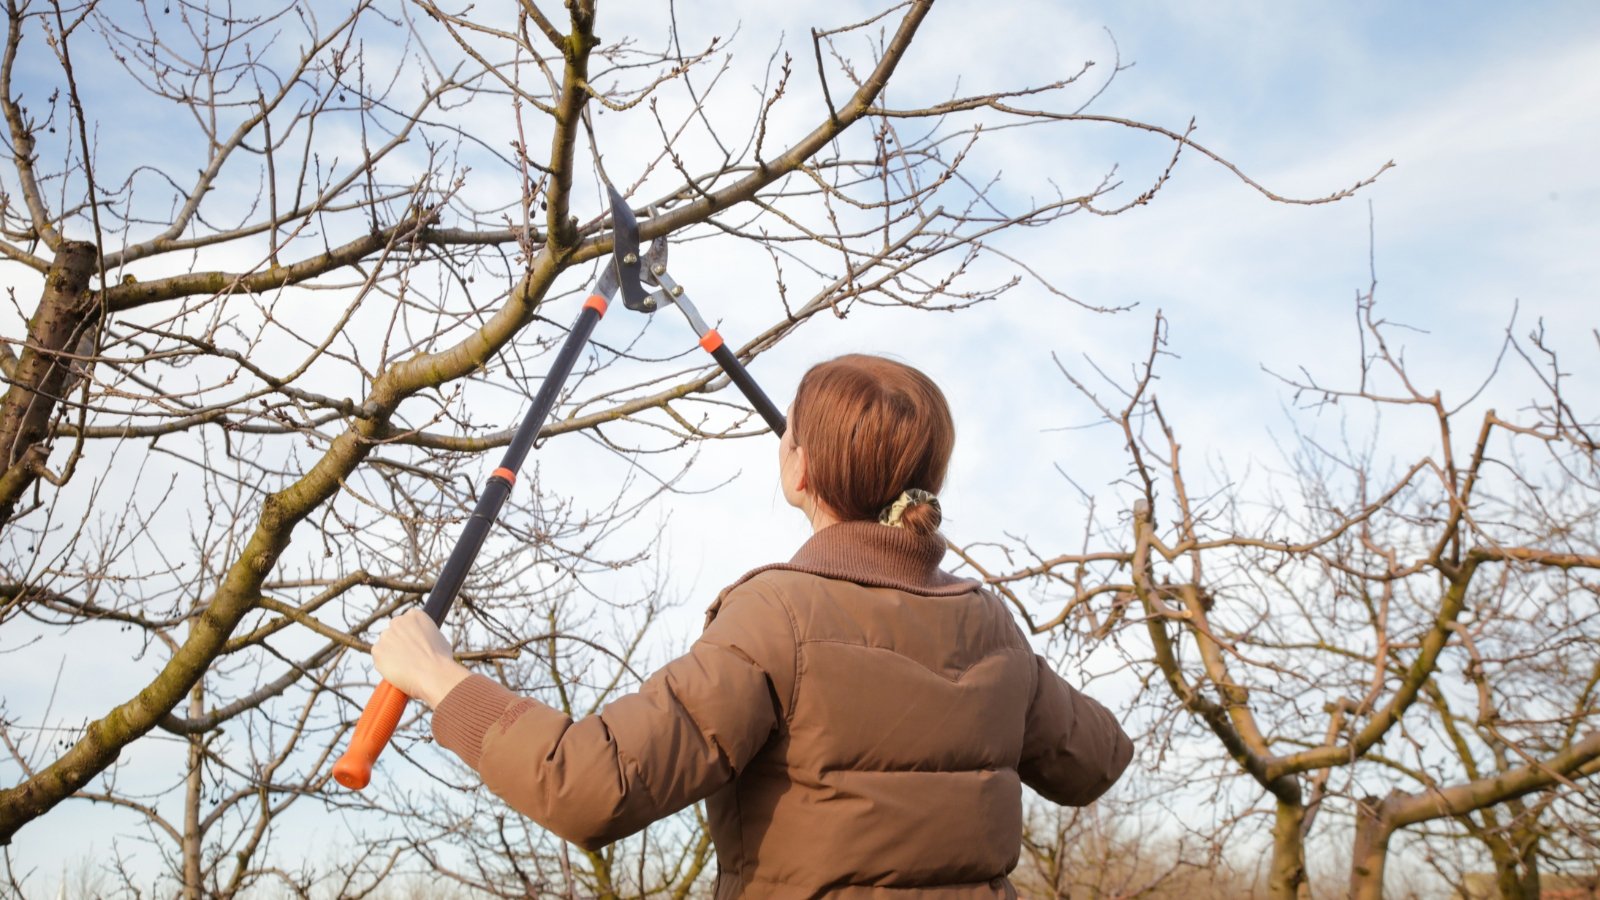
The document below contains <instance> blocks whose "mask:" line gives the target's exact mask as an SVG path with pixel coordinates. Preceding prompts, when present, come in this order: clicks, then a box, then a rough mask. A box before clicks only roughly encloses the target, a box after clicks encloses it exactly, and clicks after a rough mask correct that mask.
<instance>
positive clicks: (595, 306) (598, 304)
mask: <svg viewBox="0 0 1600 900" xmlns="http://www.w3.org/2000/svg"><path fill="white" fill-rule="evenodd" d="M583 305H584V307H585V308H587V309H592V310H594V311H595V312H597V313H599V314H600V315H602V316H603V315H605V314H606V298H604V297H602V296H600V295H599V294H590V295H589V299H587V300H585V301H583Z"/></svg>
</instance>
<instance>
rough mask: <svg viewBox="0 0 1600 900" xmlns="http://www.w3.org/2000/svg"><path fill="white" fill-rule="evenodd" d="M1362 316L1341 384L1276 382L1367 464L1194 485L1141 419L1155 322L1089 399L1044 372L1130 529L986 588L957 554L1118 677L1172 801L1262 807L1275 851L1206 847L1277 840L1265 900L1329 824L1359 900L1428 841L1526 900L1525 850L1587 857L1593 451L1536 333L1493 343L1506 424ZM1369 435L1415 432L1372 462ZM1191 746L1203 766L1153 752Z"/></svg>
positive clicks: (1586, 421) (1599, 495) (1366, 307)
mask: <svg viewBox="0 0 1600 900" xmlns="http://www.w3.org/2000/svg"><path fill="white" fill-rule="evenodd" d="M1375 283H1376V282H1374V284H1375ZM1373 297H1374V294H1373V291H1371V290H1369V291H1368V292H1367V293H1365V294H1364V295H1362V296H1361V297H1360V299H1359V302H1358V304H1357V312H1358V324H1359V326H1360V327H1359V332H1360V335H1361V338H1362V341H1361V345H1360V354H1361V355H1360V360H1361V365H1360V370H1359V373H1358V375H1359V377H1358V378H1357V380H1356V383H1355V384H1353V385H1352V386H1349V387H1335V386H1331V385H1329V384H1327V383H1326V382H1323V381H1319V380H1317V379H1316V378H1315V377H1314V376H1313V375H1311V374H1310V373H1309V372H1304V371H1303V372H1302V373H1300V374H1298V375H1296V376H1294V377H1286V378H1284V379H1283V380H1284V383H1285V384H1287V385H1288V386H1289V387H1290V389H1291V390H1292V391H1293V392H1294V397H1295V399H1296V401H1297V402H1298V404H1299V405H1301V406H1302V407H1304V408H1313V409H1325V408H1332V406H1333V405H1334V404H1338V405H1340V408H1341V409H1345V410H1347V411H1348V410H1350V409H1352V408H1358V409H1364V410H1366V411H1369V412H1371V413H1372V415H1371V420H1372V422H1373V423H1374V424H1373V428H1374V437H1373V438H1371V439H1370V440H1350V439H1348V438H1347V440H1346V441H1345V443H1344V444H1343V445H1342V446H1341V445H1330V443H1329V442H1327V441H1326V440H1319V439H1316V438H1313V437H1311V436H1310V435H1308V434H1305V435H1302V439H1301V441H1300V443H1299V445H1298V446H1296V447H1294V448H1292V450H1293V452H1292V454H1291V455H1290V456H1289V458H1288V460H1287V461H1288V463H1289V466H1290V472H1291V474H1292V478H1293V482H1292V484H1291V486H1290V489H1289V490H1282V489H1281V487H1279V486H1275V487H1272V488H1271V489H1270V490H1268V489H1264V488H1262V484H1264V483H1267V484H1276V482H1277V479H1272V478H1262V477H1261V476H1260V474H1259V473H1255V472H1251V473H1249V474H1248V475H1246V474H1244V473H1238V472H1234V471H1231V470H1230V469H1229V468H1228V467H1226V466H1222V465H1220V464H1219V465H1217V466H1215V467H1213V470H1212V471H1211V472H1209V473H1208V476H1209V477H1208V478H1206V479H1205V480H1203V481H1202V480H1201V479H1197V478H1195V477H1194V476H1192V474H1191V473H1190V470H1188V469H1186V468H1185V466H1184V462H1183V461H1184V458H1185V456H1184V454H1182V453H1180V448H1181V441H1180V440H1179V438H1178V436H1177V434H1176V432H1175V429H1174V428H1173V427H1172V426H1171V425H1170V424H1169V420H1168V416H1167V413H1166V412H1165V411H1164V410H1163V407H1162V405H1161V402H1160V400H1159V399H1158V398H1157V396H1156V394H1155V387H1154V386H1155V381H1156V375H1155V373H1156V371H1157V364H1158V362H1159V360H1160V357H1161V356H1162V355H1163V354H1164V353H1166V350H1165V347H1166V341H1167V334H1166V326H1165V321H1164V320H1163V319H1161V318H1160V317H1158V319H1157V324H1156V331H1155V335H1154V339H1153V341H1152V343H1151V345H1150V348H1149V352H1148V354H1147V355H1146V357H1145V358H1144V360H1143V362H1142V363H1141V364H1140V365H1139V366H1138V367H1137V371H1136V372H1135V375H1134V377H1133V378H1132V379H1131V380H1130V381H1127V382H1122V381H1119V380H1118V379H1115V378H1113V377H1111V376H1110V375H1109V374H1107V372H1106V371H1105V370H1104V369H1102V368H1099V367H1097V366H1094V365H1093V364H1090V366H1089V367H1088V368H1087V372H1089V373H1093V374H1092V377H1094V378H1096V379H1102V380H1103V381H1104V382H1105V383H1106V385H1107V386H1106V387H1098V386H1091V382H1090V381H1089V377H1091V376H1089V375H1087V374H1085V375H1079V374H1074V373H1073V372H1072V371H1071V370H1070V369H1067V368H1065V367H1063V373H1064V374H1065V376H1066V378H1067V379H1068V380H1069V381H1070V382H1071V384H1072V385H1073V386H1074V387H1075V388H1076V389H1077V391H1078V392H1079V394H1080V395H1081V396H1083V397H1085V398H1087V399H1088V400H1089V402H1090V403H1091V404H1092V405H1093V406H1094V408H1095V409H1096V411H1097V413H1098V415H1099V417H1100V418H1101V420H1102V421H1104V422H1106V423H1108V424H1109V425H1110V427H1111V428H1113V429H1114V430H1115V431H1116V432H1117V435H1118V439H1119V440H1120V441H1121V442H1122V443H1123V445H1124V446H1125V448H1126V452H1127V455H1128V475H1127V477H1126V479H1125V480H1124V481H1122V482H1120V483H1119V484H1118V486H1117V487H1118V490H1119V494H1118V495H1119V497H1120V498H1121V500H1120V501H1119V503H1118V505H1119V506H1120V508H1121V509H1124V510H1129V509H1131V515H1126V516H1124V517H1122V518H1121V521H1120V523H1117V522H1107V521H1104V520H1103V519H1102V518H1101V517H1100V514H1099V513H1098V512H1097V509H1099V507H1097V506H1094V505H1091V506H1090V522H1089V526H1090V527H1089V529H1088V531H1087V532H1086V543H1085V546H1084V547H1082V548H1081V549H1080V550H1078V551H1076V552H1069V553H1063V554H1053V553H1046V552H1037V551H1035V550H1033V549H1032V548H1029V547H1027V546H1026V545H1020V546H1019V545H1018V544H1017V543H1016V542H1015V541H1013V542H1010V553H1011V554H1012V555H1010V556H1005V557H1000V558H999V559H998V561H997V560H996V558H995V556H994V552H993V550H992V549H991V548H989V547H988V546H986V545H974V546H972V547H968V548H963V550H962V552H963V553H964V554H965V556H966V557H967V559H968V560H969V562H971V563H972V565H973V566H975V567H976V568H977V569H978V570H979V571H980V572H982V573H983V574H985V575H986V576H987V577H988V579H989V581H990V583H991V584H993V585H995V586H996V587H997V588H998V589H1000V590H1002V591H1004V592H1005V593H1006V594H1007V595H1008V596H1009V597H1010V598H1011V599H1012V600H1013V601H1014V603H1015V604H1016V605H1017V608H1018V609H1019V611H1020V612H1021V614H1022V615H1024V616H1027V617H1029V621H1030V623H1031V624H1032V626H1033V628H1034V630H1035V631H1036V632H1048V631H1051V630H1055V629H1062V630H1063V632H1062V633H1063V635H1064V636H1066V637H1067V638H1068V639H1070V640H1073V641H1076V642H1079V643H1084V642H1087V643H1088V644H1090V645H1095V644H1099V643H1100V642H1101V641H1104V640H1107V639H1109V640H1110V641H1112V642H1113V646H1115V647H1116V648H1118V649H1119V650H1120V651H1121V652H1122V653H1124V654H1126V656H1127V658H1128V660H1129V662H1130V663H1131V665H1132V666H1133V667H1134V669H1135V670H1136V671H1137V672H1139V673H1140V675H1139V677H1140V678H1141V679H1142V681H1141V684H1142V685H1143V690H1142V693H1141V695H1140V700H1139V706H1140V708H1141V709H1142V710H1143V711H1144V713H1145V714H1147V715H1148V716H1149V719H1150V720H1151V721H1154V722H1155V723H1156V729H1157V730H1156V733H1155V735H1154V736H1155V737H1156V738H1157V739H1156V740H1154V741H1149V742H1146V744H1145V745H1144V746H1146V747H1147V748H1154V749H1153V750H1151V751H1150V752H1153V753H1158V754H1160V755H1161V756H1162V757H1163V762H1162V764H1161V766H1160V767H1159V768H1160V770H1161V772H1162V774H1163V775H1164V776H1165V777H1167V778H1168V779H1170V780H1171V782H1172V784H1173V785H1174V786H1175V787H1176V786H1180V785H1184V784H1188V785H1194V784H1201V783H1205V782H1206V781H1208V780H1212V779H1221V780H1222V781H1223V782H1224V783H1225V784H1226V783H1228V782H1229V781H1230V779H1235V778H1242V779H1247V780H1248V782H1249V784H1250V788H1252V789H1253V790H1254V791H1257V792H1260V794H1262V795H1264V796H1265V805H1264V807H1256V808H1255V809H1254V810H1252V813H1253V814H1254V817H1259V818H1265V819H1267V820H1268V821H1270V822H1271V825H1270V828H1267V827H1263V828H1262V829H1260V830H1253V831H1246V832H1244V833H1242V834H1241V833H1240V831H1239V824H1240V823H1239V821H1238V817H1236V816H1229V815H1225V814H1224V813H1223V812H1221V811H1220V810H1219V811H1218V812H1217V813H1215V819H1214V822H1213V826H1212V827H1213V829H1214V833H1215V834H1216V835H1218V840H1219V841H1220V840H1221V839H1222V837H1223V836H1227V837H1228V839H1229V840H1230V841H1232V842H1234V843H1236V844H1239V845H1241V846H1253V845H1256V844H1259V843H1263V842H1267V840H1268V839H1267V837H1266V835H1264V834H1261V832H1262V831H1265V832H1269V833H1270V847H1271V850H1270V853H1269V858H1270V866H1269V869H1268V883H1269V889H1270V893H1271V896H1274V897H1280V898H1292V897H1297V896H1302V895H1303V894H1304V893H1305V891H1306V889H1307V874H1306V870H1307V867H1306V859H1307V857H1306V847H1307V842H1308V839H1309V837H1310V836H1311V835H1312V834H1313V829H1314V823H1315V822H1317V821H1319V818H1320V815H1319V814H1323V813H1330V814H1332V815H1333V816H1335V817H1336V818H1337V820H1339V821H1342V822H1344V823H1346V824H1348V825H1349V826H1350V827H1351V828H1352V829H1353V832H1352V833H1353V841H1354V843H1353V847H1352V860H1351V868H1350V875H1349V877H1350V891H1351V893H1352V895H1354V896H1358V897H1378V896H1380V895H1381V894H1382V890H1383V882H1384V874H1385V868H1384V864H1385V859H1386V856H1387V851H1388V848H1389V845H1390V839H1391V837H1392V836H1393V835H1395V834H1397V833H1399V832H1401V831H1403V830H1404V829H1408V828H1415V827H1417V826H1421V825H1424V824H1426V825H1428V826H1429V827H1430V828H1437V827H1438V826H1442V825H1444V826H1450V827H1451V828H1452V829H1454V830H1456V833H1457V834H1458V835H1459V834H1461V833H1462V832H1461V829H1465V831H1466V832H1467V833H1471V834H1475V835H1477V837H1478V838H1479V839H1480V840H1483V841H1485V842H1486V844H1487V846H1489V848H1490V850H1491V853H1490V855H1491V856H1492V857H1493V858H1494V861H1495V863H1496V865H1497V866H1498V867H1499V868H1500V870H1501V872H1502V874H1503V875H1504V876H1505V880H1506V882H1507V893H1506V894H1505V896H1528V894H1526V893H1525V891H1526V890H1527V889H1528V884H1529V882H1528V881H1527V880H1526V878H1524V879H1523V884H1524V887H1523V888H1521V889H1520V890H1522V891H1524V893H1516V892H1515V891H1514V890H1513V889H1512V887H1511V885H1510V882H1512V881H1515V880H1516V879H1514V878H1512V877H1511V876H1512V873H1513V871H1514V870H1516V869H1518V868H1519V867H1520V868H1521V869H1523V870H1524V871H1526V869H1527V867H1528V866H1529V865H1530V863H1531V855H1533V854H1536V853H1537V849H1538V847H1539V845H1540V843H1541V841H1542V840H1543V839H1544V838H1541V837H1536V836H1542V835H1548V834H1551V833H1553V832H1559V833H1560V834H1561V835H1562V838H1561V843H1563V844H1565V845H1571V844H1574V843H1576V844H1580V845H1583V846H1584V847H1585V849H1586V851H1587V853H1588V856H1589V858H1590V859H1592V858H1593V852H1594V844H1593V834H1594V831H1593V825H1592V823H1593V821H1594V810H1593V808H1592V807H1593V804H1592V799H1591V798H1592V796H1593V792H1592V790H1585V789H1584V788H1583V787H1582V782H1583V780H1584V779H1586V778H1588V777H1590V776H1592V775H1594V774H1595V773H1596V772H1597V771H1600V718H1597V708H1596V705H1595V702H1594V697H1595V685H1596V678H1597V676H1600V668H1597V666H1600V660H1597V657H1596V654H1595V651H1594V648H1595V647H1596V646H1597V645H1600V630H1597V629H1600V617H1597V615H1596V612H1595V604H1594V598H1595V594H1596V584H1595V582H1594V581H1593V579H1592V577H1591V576H1592V573H1593V572H1594V571H1595V570H1596V569H1600V546H1597V545H1596V540H1595V536H1596V534H1597V532H1596V530H1595V529H1594V527H1593V522H1594V519H1595V516H1596V515H1597V514H1600V477H1597V476H1600V458H1597V454H1596V449H1597V446H1596V442H1595V434H1596V430H1595V429H1596V424H1595V421H1594V419H1593V416H1592V414H1588V413H1584V412H1581V411H1580V410H1579V409H1578V408H1576V407H1575V403H1576V401H1578V400H1581V399H1582V398H1583V397H1584V396H1585V394H1584V393H1581V392H1576V391H1574V390H1573V388H1572V387H1571V386H1570V385H1568V384H1566V383H1565V382H1564V379H1565V376H1564V374H1563V372H1562V369H1561V367H1560V365H1559V364H1558V361H1557V357H1556V353H1555V351H1554V349H1553V348H1552V346H1551V345H1550V343H1549V342H1548V341H1547V339H1546V337H1545V336H1544V335H1543V334H1542V331H1535V332H1534V333H1533V334H1532V335H1531V336H1529V337H1528V338H1526V339H1520V338H1516V337H1514V336H1513V335H1512V332H1511V331H1509V330H1508V332H1507V338H1506V341H1505V345H1504V349H1503V351H1502V359H1501V360H1500V361H1497V362H1496V364H1495V366H1494V372H1493V373H1491V375H1490V378H1491V379H1493V378H1494V377H1496V375H1499V374H1500V369H1501V363H1503V362H1504V361H1505V359H1507V358H1509V359H1513V360H1516V361H1517V364H1518V366H1519V367H1520V368H1521V369H1522V371H1523V372H1525V373H1526V374H1528V375H1531V376H1533V384H1534V387H1535V388H1536V396H1535V398H1534V401H1533V402H1532V404H1530V405H1529V406H1528V407H1527V408H1526V409H1524V410H1522V411H1521V413H1520V414H1518V415H1516V416H1504V415H1502V414H1500V413H1497V412H1496V411H1494V410H1492V409H1491V410H1481V411H1477V412H1473V411H1472V403H1471V401H1472V399H1473V398H1474V397H1476V396H1477V394H1476V393H1474V394H1473V395H1472V397H1468V398H1466V399H1465V400H1464V401H1459V402H1456V401H1447V399H1446V398H1445V397H1444V396H1443V395H1442V394H1441V393H1439V392H1437V391H1430V390H1427V389H1425V388H1423V387H1421V386H1419V385H1418V384H1417V383H1416V382H1415V381H1414V378H1413V375H1412V373H1411V371H1410V370H1408V368H1407V366H1406V365H1405V363H1404V357H1403V353H1402V352H1400V351H1399V350H1398V349H1397V345H1396V344H1395V343H1394V342H1395V339H1396V337H1395V335H1396V331H1397V329H1398V328H1399V326H1396V325H1395V324H1394V323H1390V322H1386V321H1385V320H1383V319H1381V318H1379V317H1378V316H1377V315H1376V313H1375V311H1374V310H1375V306H1374V300H1373ZM1481 390H1482V388H1480V389H1479V392H1481ZM1379 413H1388V414H1390V415H1389V416H1388V417H1387V418H1386V419H1384V420H1386V421H1387V420H1392V418H1393V414H1398V415H1400V416H1403V417H1417V418H1420V419H1421V420H1422V426H1421V427H1420V428H1419V429H1415V430H1413V431H1412V432H1411V433H1410V436H1409V440H1408V441H1407V442H1406V443H1405V444H1402V445H1400V446H1399V449H1396V450H1395V451H1394V453H1393V455H1392V456H1385V455H1384V454H1382V453H1380V452H1379V450H1378V449H1377V448H1378V447H1380V446H1388V445H1386V444H1381V443H1380V442H1379V441H1378V439H1377V437H1376V435H1377V434H1379V432H1378V431H1377V430H1376V429H1377V425H1376V422H1378V421H1380V416H1379ZM1472 416H1475V418H1469V417H1472ZM1464 421H1465V422H1466V423H1467V424H1466V426H1465V427H1464V426H1463V422H1464ZM1391 427H1392V426H1391ZM1463 432H1465V434H1466V435H1467V437H1466V439H1465V440H1464V441H1463V440H1462V439H1461V438H1460V437H1459V435H1461V434H1462V433H1463ZM1430 434H1431V435H1432V436H1433V441H1432V445H1431V446H1428V447H1427V448H1426V449H1423V448H1418V447H1417V446H1416V441H1417V440H1418V437H1417V436H1418V435H1421V439H1422V440H1424V441H1425V440H1426V439H1427V436H1428V435H1430ZM1391 466H1392V468H1391ZM1096 545H1098V546H1096ZM1017 555H1021V556H1022V557H1023V558H1022V559H1018V558H1017ZM1586 573H1588V574H1586ZM1029 594H1032V595H1035V596H1038V597H1041V598H1050V599H1049V602H1050V606H1051V609H1050V612H1049V613H1048V614H1046V615H1044V616H1039V617H1035V614H1034V605H1033V604H1032V603H1030V602H1028V595H1029ZM1201 739H1205V740H1209V741H1212V742H1215V743H1214V744H1213V748H1214V749H1213V752H1211V753H1204V754H1193V753H1182V752H1173V750H1172V748H1173V747H1174V745H1181V746H1193V745H1194V742H1195V741H1197V740H1201ZM1215 750H1221V751H1222V755H1221V756H1219V755H1218V754H1216V753H1215ZM1169 753H1170V754H1171V755H1169ZM1223 759H1225V760H1227V762H1226V763H1220V762H1219V760H1223ZM1219 790H1221V798H1227V797H1241V796H1242V797H1249V795H1250V790H1248V789H1246V788H1244V787H1243V786H1241V785H1239V784H1237V783H1234V784H1233V786H1232V787H1223V788H1220V789H1219ZM1216 799H1218V798H1217V797H1216V796H1214V797H1213V800H1216ZM1219 806H1221V807H1223V808H1226V804H1225V803H1223V804H1219ZM1557 808H1560V809H1562V810H1563V811H1562V812H1560V813H1556V812H1554V810H1555V809H1557ZM1574 820H1575V821H1574ZM1254 836H1259V838H1260V840H1259V841H1257V840H1253V839H1252V838H1253V837H1254ZM1513 843H1514V844H1515V849H1514V848H1513ZM1535 883H1536V882H1535Z"/></svg>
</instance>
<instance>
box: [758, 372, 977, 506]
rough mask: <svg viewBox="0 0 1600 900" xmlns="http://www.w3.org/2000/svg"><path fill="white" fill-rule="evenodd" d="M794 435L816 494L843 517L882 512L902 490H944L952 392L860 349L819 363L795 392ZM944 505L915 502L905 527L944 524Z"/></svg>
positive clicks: (952, 441) (952, 437)
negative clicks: (947, 396) (948, 395)
mask: <svg viewBox="0 0 1600 900" xmlns="http://www.w3.org/2000/svg"><path fill="white" fill-rule="evenodd" d="M789 433H790V434H791V435H793V436H794V441H795V444H797V445H798V446H802V447H804V448H805V450H806V480H807V481H808V482H809V485H810V490H811V492H812V494H813V495H814V496H816V498H817V499H818V500H820V501H822V502H823V503H825V504H827V506H828V508H829V509H831V510H832V511H833V512H834V514H835V515H837V516H838V517H839V518H840V519H841V520H843V521H847V522H848V521H856V520H861V519H872V520H876V519H877V518H878V513H879V512H880V511H881V510H882V509H883V508H884V507H886V506H888V505H889V504H891V503H893V502H894V501H895V500H896V499H897V498H898V497H899V496H900V493H901V492H902V491H906V490H909V489H911V488H920V489H922V490H925V491H928V492H929V493H938V491H939V488H940V487H941V486H943V485H944V474H945V469H946V467H947V466H948V465H949V463H950V450H951V447H953V446H954V444H955V437H956V429H955V423H954V422H953V421H952V420H951V418H950V407H949V405H948V404H947V403H946V402H945V399H944V393H943V392H942V391H940V390H939V386H938V385H936V384H934V383H933V380H932V379H930V378H928V376H926V375H924V374H923V373H921V372H919V371H917V370H916V369H913V368H912V367H910V366H908V365H906V364H904V363H899V362H895V361H894V360H890V359H884V358H883V357H881V356H867V355H864V354H858V353H852V354H849V355H846V356H841V357H838V358H836V359H830V360H828V361H826V362H821V363H818V364H816V365H815V366H812V367H811V369H810V371H808V372H806V374H805V377H804V378H802V379H800V387H799V389H798V390H796V391H795V396H794V411H793V414H792V415H791V416H790V417H789ZM940 519H941V516H940V512H939V508H938V506H936V505H933V504H928V503H918V504H915V505H913V506H910V507H908V508H907V509H906V510H905V512H904V513H903V515H902V517H901V522H902V523H903V524H904V526H905V527H906V528H907V529H909V530H911V531H914V532H917V533H919V534H931V533H933V532H934V531H936V530H937V529H938V527H939V521H940Z"/></svg>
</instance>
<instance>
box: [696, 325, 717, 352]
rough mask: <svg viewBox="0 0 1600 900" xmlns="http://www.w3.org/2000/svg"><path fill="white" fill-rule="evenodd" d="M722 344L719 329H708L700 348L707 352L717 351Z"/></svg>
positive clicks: (701, 340)
mask: <svg viewBox="0 0 1600 900" xmlns="http://www.w3.org/2000/svg"><path fill="white" fill-rule="evenodd" d="M721 346H722V335H720V334H717V330H716V329H715V328H713V329H711V330H709V331H707V332H706V335H705V337H703V338H701V339H700V349H702V350H704V351H706V352H707V353H715V352H717V348H718V347H721Z"/></svg>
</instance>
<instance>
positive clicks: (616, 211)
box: [606, 183, 650, 312]
mask: <svg viewBox="0 0 1600 900" xmlns="http://www.w3.org/2000/svg"><path fill="white" fill-rule="evenodd" d="M606 193H608V194H610V195H611V226H612V232H613V237H612V241H613V243H614V245H615V247H614V249H613V251H612V255H611V263H612V265H613V266H614V267H615V269H616V273H617V287H618V288H619V289H620V290H621V291H622V303H623V305H624V306H626V307H628V308H629V309H632V310H638V311H641V312H648V311H649V310H648V309H647V308H646V306H645V302H644V298H645V297H647V296H649V294H650V292H649V291H647V290H645V289H644V285H643V284H641V283H640V282H639V272H640V269H641V268H642V267H643V260H641V259H640V258H639V220H638V219H637V218H635V217H634V215H633V210H632V209H631V208H629V206H628V204H627V202H626V201H625V200H623V199H622V195H621V194H619V193H617V189H616V188H614V187H612V186H611V185H610V184H609V183H607V184H606Z"/></svg>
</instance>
